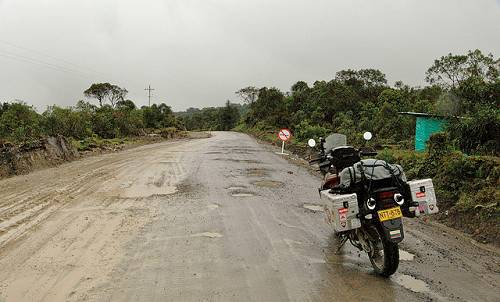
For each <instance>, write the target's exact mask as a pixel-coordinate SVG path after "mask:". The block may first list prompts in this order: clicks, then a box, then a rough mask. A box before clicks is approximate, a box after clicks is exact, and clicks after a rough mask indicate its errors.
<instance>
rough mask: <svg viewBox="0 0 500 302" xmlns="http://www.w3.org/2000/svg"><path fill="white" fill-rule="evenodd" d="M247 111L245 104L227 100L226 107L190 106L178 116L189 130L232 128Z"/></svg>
mask: <svg viewBox="0 0 500 302" xmlns="http://www.w3.org/2000/svg"><path fill="white" fill-rule="evenodd" d="M244 113H245V106H242V105H240V104H232V103H230V102H229V101H227V102H226V105H225V106H224V107H207V108H203V109H198V108H188V109H187V110H186V111H182V112H177V113H176V116H177V117H178V118H179V120H180V121H181V122H182V124H183V126H184V127H185V128H186V129H187V130H222V131H226V130H231V129H233V128H234V127H235V126H236V125H237V124H238V122H239V121H240V117H241V115H242V114H244Z"/></svg>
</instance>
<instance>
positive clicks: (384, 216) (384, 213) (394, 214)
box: [377, 207, 403, 221]
mask: <svg viewBox="0 0 500 302" xmlns="http://www.w3.org/2000/svg"><path fill="white" fill-rule="evenodd" d="M377 213H378V218H379V220H380V221H386V220H391V219H396V218H400V217H403V213H402V212H401V208H400V207H395V208H390V209H387V210H380V211H378V212H377Z"/></svg>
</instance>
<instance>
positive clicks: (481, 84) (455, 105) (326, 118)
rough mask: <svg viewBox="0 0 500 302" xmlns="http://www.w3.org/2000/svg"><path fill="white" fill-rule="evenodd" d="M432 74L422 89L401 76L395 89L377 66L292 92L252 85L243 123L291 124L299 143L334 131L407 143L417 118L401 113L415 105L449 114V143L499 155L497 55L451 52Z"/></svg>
mask: <svg viewBox="0 0 500 302" xmlns="http://www.w3.org/2000/svg"><path fill="white" fill-rule="evenodd" d="M426 79H427V81H428V82H429V83H430V84H431V85H430V86H426V87H423V88H420V87H410V86H408V85H405V84H404V83H402V82H396V84H395V85H394V87H390V86H389V85H387V80H386V78H385V75H384V74H383V73H382V72H381V71H379V70H376V69H361V70H343V71H339V72H337V74H336V76H335V78H334V79H332V80H330V81H316V82H314V83H313V85H312V86H311V87H310V86H309V85H308V84H307V83H305V82H303V81H299V82H297V83H295V84H293V85H292V87H291V91H290V92H287V93H283V92H282V91H280V90H279V89H277V88H267V87H263V88H260V89H257V88H254V87H246V88H244V89H242V90H240V91H238V92H237V94H238V95H243V98H244V100H245V101H247V103H248V106H249V110H248V114H246V115H245V116H244V120H243V127H246V128H253V129H261V130H274V129H276V128H280V127H288V128H291V129H292V131H293V132H294V134H295V138H296V139H297V140H299V141H304V140H305V139H306V138H310V137H319V136H324V135H325V134H326V133H330V132H339V133H344V134H346V135H348V137H349V138H350V139H351V140H353V139H354V140H356V139H357V140H359V139H360V138H361V135H360V134H361V133H362V132H364V131H371V132H373V133H374V134H375V139H376V141H377V142H378V143H380V144H398V145H399V146H400V147H403V148H405V147H409V146H411V144H412V142H413V136H414V131H415V126H414V123H415V120H414V118H413V117H410V116H403V115H400V114H398V112H408V111H414V112H424V113H430V114H436V115H442V116H447V117H449V119H450V125H449V129H448V130H449V132H450V134H451V143H452V144H454V145H455V146H456V147H457V148H459V149H461V150H463V151H464V152H468V153H482V154H484V153H487V154H498V153H499V152H500V138H499V135H498V133H500V110H499V106H500V79H499V60H498V59H493V56H492V55H483V54H482V53H481V52H480V51H479V50H476V51H471V52H469V53H468V54H466V55H452V54H449V55H447V56H444V57H442V58H440V59H438V60H436V61H435V62H434V65H432V66H431V67H430V68H429V70H428V71H427V74H426ZM458 116H459V117H460V118H456V117H458Z"/></svg>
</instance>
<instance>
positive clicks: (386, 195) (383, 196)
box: [378, 192, 394, 199]
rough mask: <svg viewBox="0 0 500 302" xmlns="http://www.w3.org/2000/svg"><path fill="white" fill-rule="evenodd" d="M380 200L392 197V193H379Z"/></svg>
mask: <svg viewBox="0 0 500 302" xmlns="http://www.w3.org/2000/svg"><path fill="white" fill-rule="evenodd" d="M378 197H379V198H380V199H389V198H393V197H394V192H380V193H378Z"/></svg>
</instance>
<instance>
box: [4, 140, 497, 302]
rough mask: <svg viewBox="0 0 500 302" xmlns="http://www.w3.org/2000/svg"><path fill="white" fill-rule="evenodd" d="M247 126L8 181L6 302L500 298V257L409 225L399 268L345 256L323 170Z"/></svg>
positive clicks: (434, 228)
mask: <svg viewBox="0 0 500 302" xmlns="http://www.w3.org/2000/svg"><path fill="white" fill-rule="evenodd" d="M273 151H274V150H271V149H270V147H268V146H263V145H259V144H258V143H257V142H256V141H255V140H254V139H252V138H250V137H249V136H246V135H244V134H239V133H231V132H220V133H214V135H213V137H211V138H206V139H197V140H184V141H176V142H165V143H160V144H155V145H148V146H142V147H138V148H135V149H131V150H127V151H124V152H120V153H116V154H108V155H103V156H98V157H92V158H86V159H83V160H79V161H75V162H71V163H67V164H64V165H62V166H59V167H57V168H52V169H47V170H42V171H38V172H34V173H32V174H29V175H26V176H18V177H14V178H9V179H5V180H2V181H0V301H499V300H500V290H499V284H500V277H499V263H500V261H499V257H498V253H497V252H496V251H495V250H491V249H490V250H487V249H484V247H481V246H479V245H478V244H474V243H473V242H471V241H470V239H468V238H467V237H465V236H463V235H461V234H460V233H458V232H455V231H452V230H450V229H447V228H444V227H442V226H440V225H437V224H432V223H426V222H422V221H406V228H405V230H406V235H407V237H406V238H405V241H404V243H403V244H402V245H401V249H402V250H403V251H402V252H401V258H402V261H401V264H400V268H399V270H398V273H397V274H395V275H394V276H392V277H391V278H389V279H385V278H381V277H378V276H375V275H374V274H373V273H372V269H371V266H370V263H369V260H368V258H367V257H366V256H365V255H364V254H360V253H358V252H357V251H356V250H355V249H353V248H352V247H350V246H346V247H345V248H344V249H343V252H342V253H341V254H339V255H336V254H335V245H334V241H333V240H332V239H331V235H332V232H331V230H330V229H329V227H328V226H327V225H326V224H325V223H324V216H323V213H322V212H321V207H319V206H318V204H319V202H320V201H319V199H318V193H317V186H318V183H319V179H318V178H316V177H315V176H312V175H311V174H310V172H309V171H308V170H307V169H306V168H304V167H301V166H300V165H295V164H292V163H290V162H289V161H287V160H286V159H284V158H282V157H280V156H279V155H277V154H275V153H274V152H273Z"/></svg>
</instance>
